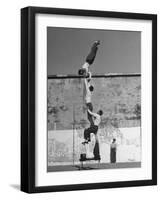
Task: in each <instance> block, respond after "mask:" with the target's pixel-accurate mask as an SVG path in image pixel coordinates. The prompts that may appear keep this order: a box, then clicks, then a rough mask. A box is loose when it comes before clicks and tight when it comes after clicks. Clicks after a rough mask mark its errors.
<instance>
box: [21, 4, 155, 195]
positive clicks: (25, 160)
mask: <svg viewBox="0 0 161 200" xmlns="http://www.w3.org/2000/svg"><path fill="white" fill-rule="evenodd" d="M36 14H59V15H73V16H84V17H86V16H90V17H105V18H107V17H108V18H121V19H138V20H151V21H152V179H150V180H138V181H124V182H106V183H104V182H103V183H101V182H100V183H90V184H76V185H59V186H42V187H37V186H35V174H36V171H35V170H36V169H35V120H36V119H35V92H36V89H35V75H36V74H35V15H36ZM156 184H157V15H155V14H140V13H123V12H109V11H96V10H75V9H61V8H45V7H26V8H22V9H21V190H22V191H24V192H27V193H37V192H58V191H69V190H87V189H103V188H117V187H131V186H148V185H156Z"/></svg>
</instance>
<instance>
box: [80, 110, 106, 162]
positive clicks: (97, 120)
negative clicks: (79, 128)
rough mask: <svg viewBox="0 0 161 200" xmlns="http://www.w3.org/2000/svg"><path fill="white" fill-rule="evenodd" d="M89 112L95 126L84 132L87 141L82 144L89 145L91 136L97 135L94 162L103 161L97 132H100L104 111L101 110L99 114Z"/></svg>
mask: <svg viewBox="0 0 161 200" xmlns="http://www.w3.org/2000/svg"><path fill="white" fill-rule="evenodd" d="M88 112H89V114H90V115H92V117H93V122H94V124H93V125H91V126H90V127H89V128H87V129H85V130H84V139H85V141H84V142H83V143H82V144H84V145H85V144H88V142H90V141H91V137H90V135H91V133H93V134H94V135H95V140H96V142H95V147H94V150H93V155H94V160H101V157H100V151H99V141H98V135H97V132H98V127H99V124H100V122H101V116H102V115H103V111H102V110H99V111H98V112H97V113H93V112H91V111H90V110H89V109H88Z"/></svg>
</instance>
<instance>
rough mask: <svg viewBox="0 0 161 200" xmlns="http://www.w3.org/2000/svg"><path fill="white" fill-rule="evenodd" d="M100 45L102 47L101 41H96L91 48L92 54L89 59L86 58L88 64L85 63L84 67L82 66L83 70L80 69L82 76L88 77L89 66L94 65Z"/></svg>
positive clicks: (79, 72)
mask: <svg viewBox="0 0 161 200" xmlns="http://www.w3.org/2000/svg"><path fill="white" fill-rule="evenodd" d="M98 45H100V41H99V40H96V41H95V42H94V44H93V45H92V47H91V50H90V53H89V54H88V56H87V58H86V62H85V63H84V65H83V66H82V68H81V69H79V71H78V74H79V75H81V76H86V75H88V72H89V66H90V65H92V63H93V62H94V59H95V57H96V53H97V50H98Z"/></svg>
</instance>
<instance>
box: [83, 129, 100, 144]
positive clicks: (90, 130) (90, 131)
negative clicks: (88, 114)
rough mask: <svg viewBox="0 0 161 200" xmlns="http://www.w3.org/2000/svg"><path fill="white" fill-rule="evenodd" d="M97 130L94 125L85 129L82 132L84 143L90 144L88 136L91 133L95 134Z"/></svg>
mask: <svg viewBox="0 0 161 200" xmlns="http://www.w3.org/2000/svg"><path fill="white" fill-rule="evenodd" d="M97 130H98V128H97V126H95V125H94V126H90V127H89V128H87V129H85V130H84V139H85V140H86V141H88V142H90V141H91V138H90V134H91V133H94V134H95V133H96V132H97Z"/></svg>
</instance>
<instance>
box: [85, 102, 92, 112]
mask: <svg viewBox="0 0 161 200" xmlns="http://www.w3.org/2000/svg"><path fill="white" fill-rule="evenodd" d="M86 106H87V109H89V110H90V111H93V105H92V103H91V102H90V103H86Z"/></svg>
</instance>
